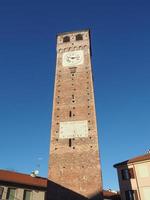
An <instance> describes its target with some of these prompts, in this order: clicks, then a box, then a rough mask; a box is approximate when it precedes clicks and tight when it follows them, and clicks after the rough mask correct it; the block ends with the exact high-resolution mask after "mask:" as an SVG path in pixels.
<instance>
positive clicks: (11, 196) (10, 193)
mask: <svg viewBox="0 0 150 200" xmlns="http://www.w3.org/2000/svg"><path fill="white" fill-rule="evenodd" d="M6 199H7V200H14V199H15V188H8V191H7V197H6Z"/></svg>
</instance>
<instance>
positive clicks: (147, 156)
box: [114, 153, 150, 168]
mask: <svg viewBox="0 0 150 200" xmlns="http://www.w3.org/2000/svg"><path fill="white" fill-rule="evenodd" d="M145 160H150V153H147V154H144V155H141V156H138V157H134V158H131V159H129V160H126V161H123V162H120V163H117V164H115V165H114V167H115V168H117V167H119V166H123V165H127V164H130V163H136V162H140V161H145Z"/></svg>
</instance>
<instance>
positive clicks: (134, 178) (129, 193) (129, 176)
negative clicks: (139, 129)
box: [114, 153, 150, 200]
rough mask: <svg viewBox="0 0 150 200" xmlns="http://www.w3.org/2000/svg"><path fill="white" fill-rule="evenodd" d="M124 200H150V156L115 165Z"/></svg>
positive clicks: (146, 155)
mask: <svg viewBox="0 0 150 200" xmlns="http://www.w3.org/2000/svg"><path fill="white" fill-rule="evenodd" d="M114 167H115V168H117V172H118V179H119V185H120V192H121V199H122V200H150V154H149V153H148V154H145V155H143V156H139V157H136V158H133V159H130V160H127V161H124V162H121V163H118V164H115V165H114Z"/></svg>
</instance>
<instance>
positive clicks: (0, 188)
mask: <svg viewBox="0 0 150 200" xmlns="http://www.w3.org/2000/svg"><path fill="white" fill-rule="evenodd" d="M3 191H4V188H3V187H0V199H2V196H3Z"/></svg>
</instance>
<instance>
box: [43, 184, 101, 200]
mask: <svg viewBox="0 0 150 200" xmlns="http://www.w3.org/2000/svg"><path fill="white" fill-rule="evenodd" d="M46 199H47V200H88V199H90V200H103V198H102V194H100V193H99V194H95V195H93V196H92V197H89V198H87V197H84V196H82V195H80V194H78V193H76V192H74V191H72V190H69V189H67V188H65V187H62V186H60V185H58V184H56V183H54V182H52V181H48V187H47V197H46Z"/></svg>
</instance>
